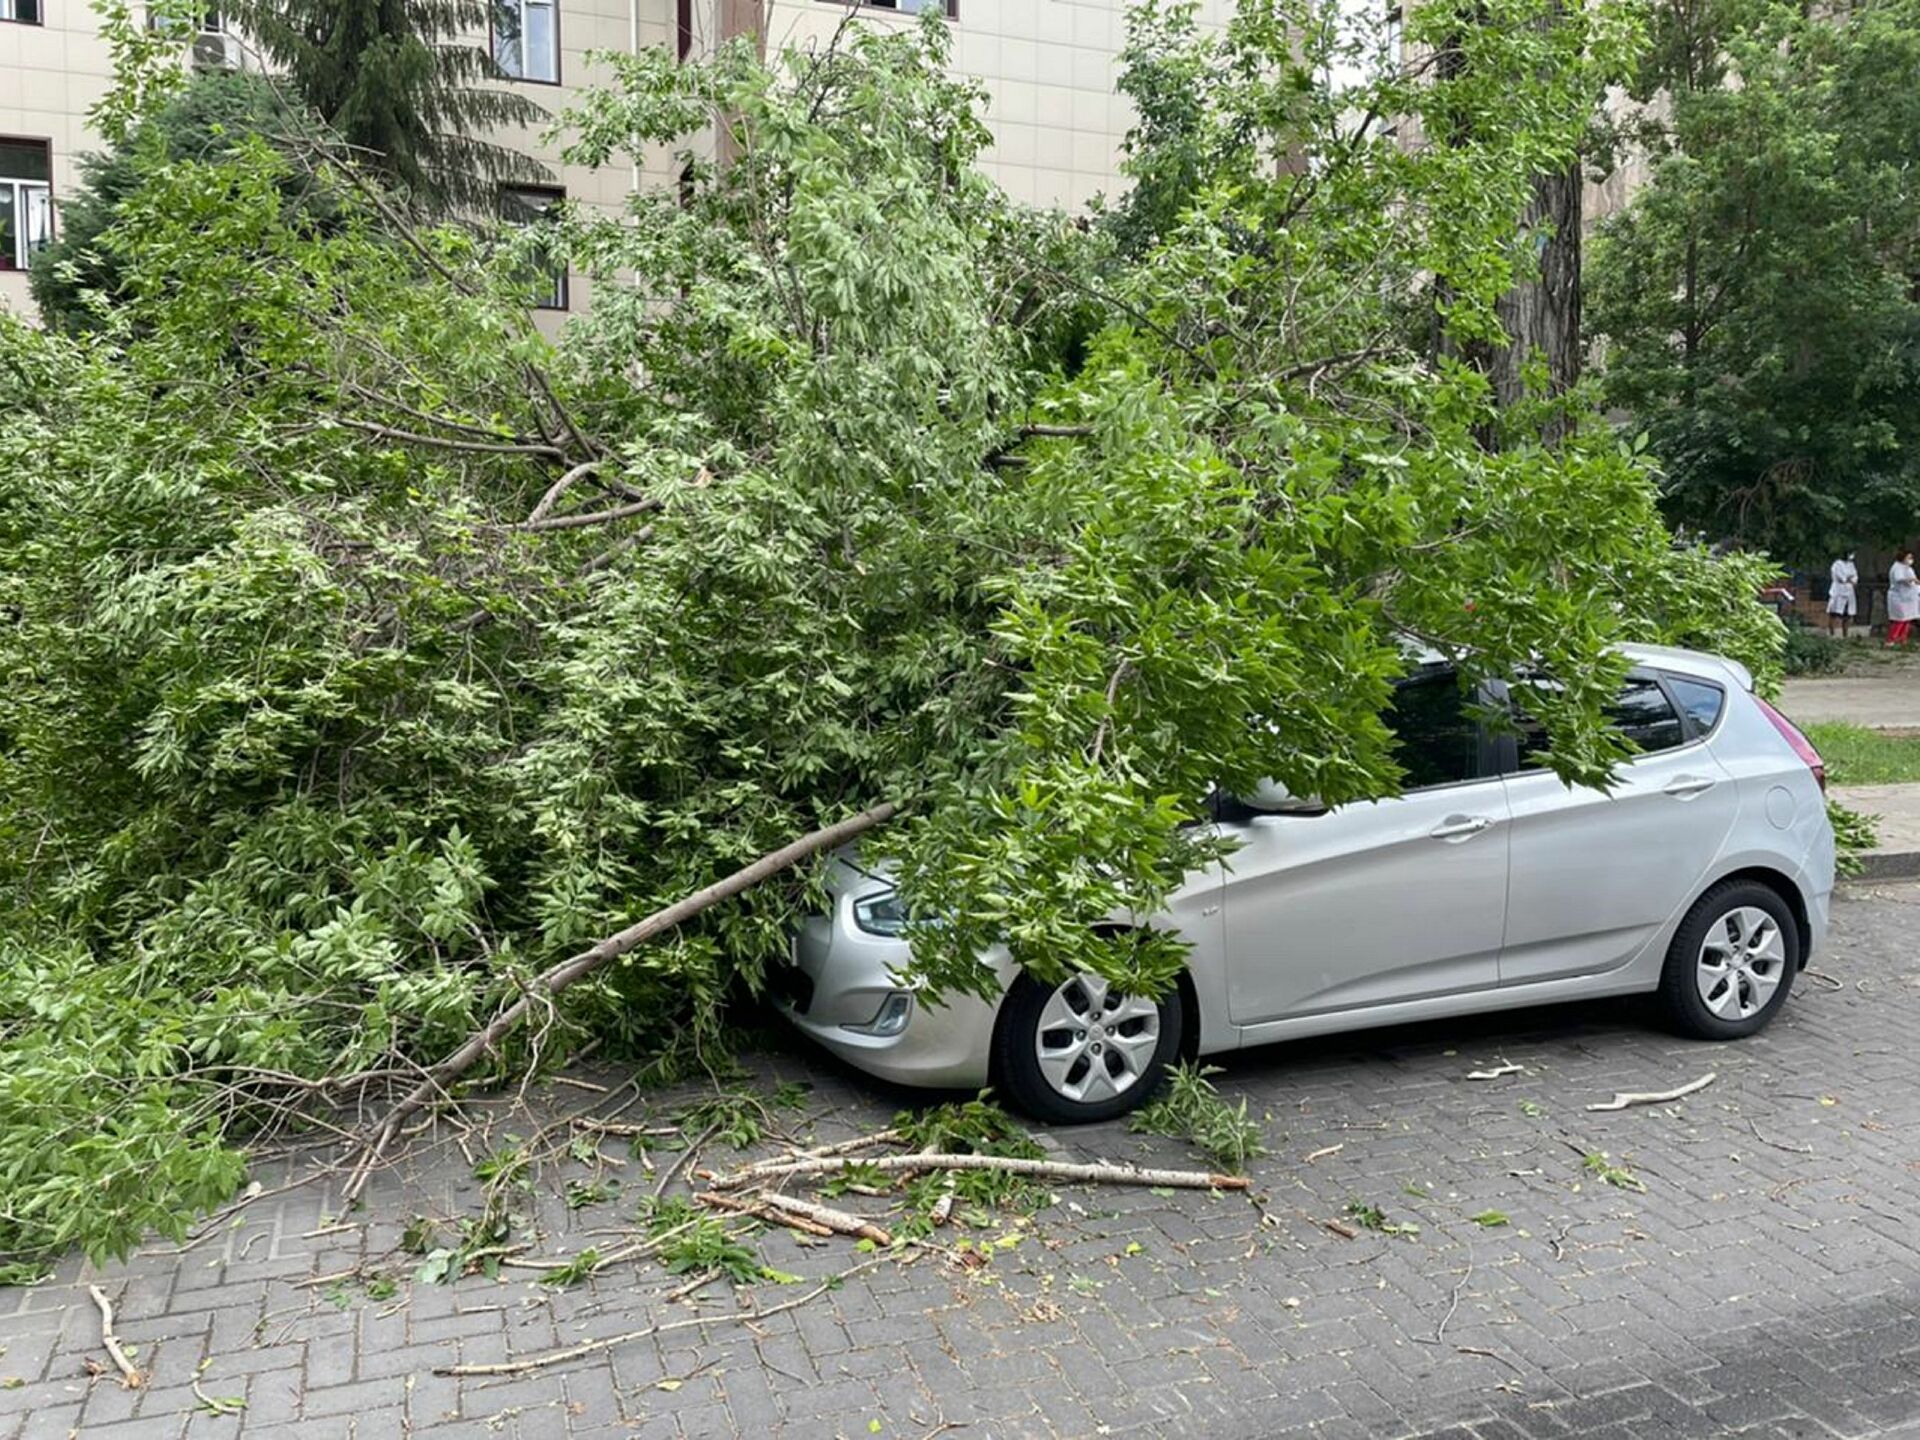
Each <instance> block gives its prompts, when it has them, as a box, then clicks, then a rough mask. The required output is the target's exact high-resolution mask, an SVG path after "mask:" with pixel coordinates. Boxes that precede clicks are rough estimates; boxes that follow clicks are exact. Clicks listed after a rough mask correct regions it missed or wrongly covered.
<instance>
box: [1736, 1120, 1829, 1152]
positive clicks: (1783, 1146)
mask: <svg viewBox="0 0 1920 1440" xmlns="http://www.w3.org/2000/svg"><path fill="white" fill-rule="evenodd" d="M1747 1128H1748V1129H1749V1130H1751V1131H1753V1138H1754V1139H1756V1140H1758V1141H1759V1142H1760V1143H1761V1144H1762V1145H1771V1146H1772V1147H1773V1148H1774V1149H1776V1150H1784V1151H1786V1152H1787V1153H1788V1154H1789V1155H1811V1154H1813V1146H1811V1145H1789V1144H1787V1143H1786V1142H1785V1141H1783V1140H1769V1139H1768V1138H1767V1137H1766V1136H1764V1135H1762V1134H1761V1133H1760V1127H1759V1126H1758V1125H1756V1124H1755V1123H1754V1122H1753V1121H1751V1120H1749V1121H1747Z"/></svg>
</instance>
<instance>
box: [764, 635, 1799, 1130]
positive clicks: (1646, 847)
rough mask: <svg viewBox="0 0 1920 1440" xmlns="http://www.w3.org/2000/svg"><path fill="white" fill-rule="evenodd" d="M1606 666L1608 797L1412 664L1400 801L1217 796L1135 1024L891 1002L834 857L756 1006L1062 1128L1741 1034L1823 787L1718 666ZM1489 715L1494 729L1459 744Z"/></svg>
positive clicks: (1072, 1009) (1794, 967)
mask: <svg viewBox="0 0 1920 1440" xmlns="http://www.w3.org/2000/svg"><path fill="white" fill-rule="evenodd" d="M1627 655H1628V658H1629V660H1630V661H1631V663H1632V666H1633V668H1632V670H1631V672H1630V673H1629V677H1628V679H1627V681H1626V684H1625V687H1624V689H1623V690H1622V692H1621V694H1620V696H1619V699H1618V700H1617V702H1616V703H1615V705H1614V707H1613V719H1614V721H1615V723H1616V724H1617V725H1618V726H1619V727H1620V729H1621V730H1622V731H1623V732H1624V733H1625V735H1626V736H1627V737H1628V739H1630V740H1631V741H1632V742H1633V743H1634V745H1635V746H1636V748H1637V750H1638V752H1639V753H1638V754H1637V755H1636V756H1635V757H1634V758H1633V759H1632V760H1631V761H1630V762H1628V763H1626V764H1625V765H1623V766H1621V767H1620V769H1619V771H1618V774H1617V776H1616V783H1615V785H1614V788H1613V789H1612V790H1611V791H1607V792H1602V791H1600V790H1594V789H1574V788H1569V787H1568V786H1567V785H1565V784H1564V783H1562V781H1561V780H1560V779H1559V778H1558V777H1557V776H1555V775H1554V774H1553V773H1552V772H1551V771H1549V770H1547V769H1545V768H1543V767H1541V766H1540V765H1538V764H1537V763H1535V759H1534V756H1535V753H1536V751H1537V749H1538V743H1537V742H1538V732H1537V730H1535V729H1534V728H1533V727H1531V725H1530V722H1529V720H1528V717H1527V715H1526V713H1525V708H1524V705H1523V704H1522V703H1521V702H1522V701H1523V699H1524V685H1523V684H1520V683H1516V684H1514V685H1512V686H1506V685H1490V686H1487V687H1485V689H1484V691H1483V693H1481V694H1479V695H1477V696H1469V695H1467V694H1465V693H1463V689H1462V686H1461V684H1460V682H1459V680H1458V678H1457V677H1456V676H1455V675H1454V674H1453V673H1452V671H1450V670H1449V669H1448V668H1447V667H1446V666H1444V665H1439V664H1434V665H1428V666H1425V667H1422V668H1421V669H1419V670H1417V671H1416V672H1415V673H1414V674H1412V675H1411V676H1409V677H1408V678H1407V679H1406V680H1405V681H1404V682H1403V683H1402V684H1401V685H1400V686H1399V687H1398V688H1397V690H1396V692H1395V698H1394V701H1393V705H1392V709H1391V710H1390V712H1389V714H1388V716H1387V720H1388V723H1389V725H1390V727H1391V728H1392V729H1393V731H1394V733H1395V735H1396V737H1397V738H1398V740H1399V743H1400V750H1399V758H1400V762H1401V764H1402V766H1403V767H1404V768H1405V770H1406V771H1407V788H1406V792H1405V793H1404V794H1403V795H1401V796H1399V797H1397V798H1394V799H1391V800H1381V801H1375V802H1370V803H1364V804H1355V805H1346V806H1341V807H1338V808H1336V809H1325V808H1323V807H1317V806H1313V805H1310V804H1305V803H1300V802H1296V801H1292V800H1289V799H1288V798H1287V797H1285V796H1284V795H1281V794H1278V793H1275V794H1269V795H1264V796H1260V797H1256V798H1253V799H1249V800H1240V799H1233V798H1228V797H1217V798H1216V800H1215V802H1214V804H1213V809H1212V814H1213V819H1212V823H1213V824H1215V825H1216V826H1218V828H1219V829H1220V830H1221V831H1222V832H1224V833H1225V834H1226V835H1228V836H1230V837H1231V838H1232V839H1233V840H1234V841H1235V842H1236V843H1237V848H1236V849H1235V851H1234V853H1233V854H1232V855H1231V856H1230V857H1229V858H1228V859H1227V860H1226V861H1224V862H1223V863H1221V864H1218V865H1214V866H1209V867H1208V868H1206V869H1204V870H1201V871H1196V872H1195V873H1194V874H1192V875H1190V876H1189V877H1188V879H1187V882H1186V884H1185V885H1184V886H1182V888H1181V889H1180V891H1179V892H1178V893H1177V894H1176V895H1175V896H1174V897H1173V899H1172V901H1171V903H1170V904H1169V905H1168V907H1167V909H1166V911H1165V913H1163V914H1160V915H1157V916H1154V917H1152V919H1151V920H1150V921H1149V922H1148V923H1151V924H1152V925H1155V926H1157V927H1162V928H1167V929H1171V930H1174V931H1177V932H1178V933H1179V934H1180V935H1181V936H1183V937H1184V938H1185V940H1186V941H1187V942H1188V944H1189V945H1190V946H1191V954H1190V957H1189V961H1188V968H1187V971H1186V973H1185V975H1184V976H1182V978H1181V983H1180V985H1179V987H1178V989H1177V990H1175V991H1174V992H1172V993H1169V994H1168V995H1166V996H1164V997H1162V998H1161V999H1159V1000H1150V999H1146V998H1142V997H1139V996H1130V995H1122V994H1118V993H1114V992H1112V991H1110V990H1109V989H1108V987H1107V986H1106V985H1105V984H1104V983H1103V982H1101V981H1100V980H1098V979H1096V978H1093V977H1090V976H1082V977H1077V978H1074V979H1070V980H1068V981H1066V983H1064V984H1060V985H1053V984H1042V983H1041V982H1039V981H1037V980H1035V979H1034V978H1033V977H1032V976H1030V975H1027V974H1025V973H1024V972H1022V971H1021V970H1020V968H1019V967H1018V966H1017V965H1016V964H1015V963H1014V962H1013V959H1012V957H1011V956H1010V955H1008V954H1007V953H1006V952H1005V951H995V952H992V953H990V954H989V955H988V956H987V957H986V958H987V959H988V961H989V962H990V963H991V964H992V965H993V966H994V967H995V969H996V971H997V972H998V973H999V975H1000V977H1001V979H1002V981H1003V982H1004V988H1003V990H1002V993H1001V994H1000V996H999V998H998V1000H997V1001H995V1002H993V1003H987V1002H984V1001H981V1000H978V999H973V998H970V997H950V998H948V999H947V1000H946V1001H945V1002H944V1003H943V1004H942V1005H940V1006H939V1007H937V1008H936V1007H931V1006H928V1005H925V1004H923V1003H922V1002H921V1001H920V999H919V998H918V997H917V996H916V994H915V993H914V990H913V988H912V987H911V985H910V984H909V983H908V982H906V981H905V980H903V979H902V978H901V976H902V973H903V972H904V970H905V968H906V966H907V963H908V959H909V950H908V946H907V942H906V941H905V940H904V939H903V938H902V929H903V925H904V919H905V917H904V915H903V914H902V912H901V909H900V906H899V904H898V901H897V898H896V896H895V894H894V892H893V889H892V886H891V884H890V882H889V881H888V880H887V878H886V877H885V876H884V875H876V874H874V873H871V872H869V871H867V870H865V869H862V868H860V867H859V866H858V865H857V863H855V861H854V859H853V857H850V856H846V857H841V858H839V859H837V860H836V861H835V862H834V865H833V869H832V873H831V875H830V877H829V886H828V888H829V891H830V893H831V895H832V897H833V913H832V914H831V915H821V916H817V917H813V918H810V919H808V920H807V921H805V922H804V923H803V924H802V925H801V927H800V929H799V931H798V933H797V934H796V935H795V937H794V943H793V956H792V960H793V963H792V965H791V966H789V967H785V968H784V973H783V974H782V975H781V976H780V977H779V979H780V984H779V993H780V995H781V1005H782V1007H783V1009H784V1010H785V1011H786V1013H787V1014H788V1015H789V1017H790V1018H791V1019H792V1021H793V1023H794V1024H795V1025H797V1026H799V1027H800V1029H801V1030H803V1031H805V1032H806V1033H807V1034H808V1035H810V1036H812V1037H813V1038H814V1039H815V1040H817V1041H819V1042H820V1043H821V1044H822V1045H824V1046H826V1047H827V1048H828V1049H829V1050H831V1051H833V1052H834V1053H835V1054H836V1055H839V1056H841V1057H842V1058H843V1059H845V1060H847V1061H848V1062H850V1063H851V1064H853V1065H855V1066H857V1067H858V1068H860V1069H862V1070H865V1071H868V1072H870V1073H872V1074H874V1075H878V1076H882V1077H885V1078H887V1079H890V1080H895V1081H901V1082H905V1083H908V1084H914V1085H928V1086H943V1087H945V1086H953V1087H962V1086H964V1087H977V1086H981V1085H987V1084H991V1085H993V1086H995V1087H996V1088H997V1089H998V1090H999V1092H1000V1093H1001V1094H1003V1095H1005V1096H1007V1097H1008V1098H1010V1099H1011V1100H1013V1101H1014V1102H1015V1103H1016V1104H1018V1105H1019V1106H1021V1107H1022V1108H1023V1109H1025V1110H1026V1111H1028V1112H1029V1113H1031V1114H1033V1115H1035V1116H1037V1117H1038V1118H1040V1119H1043V1120H1051V1121H1055V1122H1064V1123H1073V1122H1079V1121H1093V1120H1102V1119H1108V1118H1111V1117H1112V1116H1115V1115H1119V1114H1122V1113H1124V1112H1125V1111H1127V1110H1130V1109H1132V1108H1133V1107H1134V1106H1136V1105H1138V1104H1140V1103H1142V1102H1143V1101H1144V1100H1145V1099H1146V1098H1147V1097H1148V1096H1150V1095H1151V1094H1152V1093H1153V1091H1154V1089H1155V1088H1156V1086H1157V1084H1158V1082H1159V1079H1160V1077H1161V1074H1162V1072H1163V1070H1164V1069H1165V1067H1166V1066H1167V1065H1168V1064H1169V1063H1171V1062H1172V1061H1174V1060H1176V1059H1178V1058H1180V1057H1181V1056H1194V1055H1217V1054H1220V1053H1221V1052H1224V1051H1228V1050H1237V1049H1239V1048H1241V1047H1242V1046H1246V1045H1261V1044H1265V1043H1267V1042H1269V1041H1275V1040H1288V1039H1294V1038H1297V1037H1301V1036H1308V1035H1323V1034H1327V1033H1330V1032H1334V1031H1343V1030H1357V1029H1361V1028H1364V1027H1367V1026H1375V1025H1398V1024H1402V1023H1404V1022H1408V1021H1417V1020H1437V1019H1445V1018H1449V1017H1453V1016H1459V1015H1468V1014H1474V1013H1478V1012H1481V1011H1489V1010H1504V1009H1510V1008H1516V1007H1519V1006H1524V1005H1541V1004H1547V1003H1551V1002H1555V1001H1563V1000H1586V999H1593V998H1597V997H1600V996H1613V995H1628V994H1633V993H1636V992H1647V993H1657V994H1658V995H1659V997H1660V1001H1661V1005H1662V1008H1663V1010H1664V1011H1665V1013H1666V1015H1667V1017H1668V1019H1669V1020H1670V1021H1671V1022H1672V1023H1673V1024H1674V1025H1675V1026H1676V1027H1677V1028H1678V1029H1680V1030H1681V1031H1683V1032H1684V1033H1686V1034H1689V1035H1694V1036H1699V1037H1701V1038H1705V1039H1714V1040H1730V1039H1736V1038H1739V1037H1741V1036H1745V1035H1751V1034H1753V1033H1754V1032H1755V1031H1757V1030H1759V1029H1760V1028H1761V1027H1762V1026H1764V1025H1765V1024H1766V1023H1767V1022H1768V1021H1769V1020H1771V1019H1772V1018H1773V1017H1774V1015H1776V1014H1777V1013H1778V1012H1779V1009H1780V1007H1781V1005H1782V1004H1783V1003H1784V1002H1785V1001H1786V998H1787V992H1788V990H1789V989H1790V988H1791V986H1792V984H1793V978H1794V976H1795V974H1796V973H1797V972H1798V971H1800V970H1801V969H1804V968H1805V966H1806V964H1807V962H1808V960H1809V958H1810V957H1811V956H1812V955H1813V953H1814V952H1815V950H1816V949H1817V948H1818V946H1819V945H1820V943H1821V941H1822V938H1823V937H1824V935H1825V932H1826V926H1827V909H1828V902H1829V898H1830V895H1831V892H1832V889H1833V880H1834V847H1833V832H1832V829H1831V827H1830V826H1829V825H1828V822H1827V814H1826V806H1825V802H1824V797H1823V791H1824V789H1825V783H1826V776H1825V772H1824V770H1823V768H1822V766H1821V762H1820V757H1819V755H1818V754H1817V753H1815V751H1814V749H1813V747H1812V746H1811V745H1810V744H1809V743H1808V742H1807V740H1806V738H1805V737H1804V736H1802V735H1801V734H1800V732H1799V731H1798V730H1796V729H1795V728H1794V727H1793V725H1792V724H1791V723H1789V722H1788V721H1787V720H1786V719H1785V718H1784V717H1783V716H1781V715H1780V714H1779V712H1778V711H1776V710H1774V709H1773V708H1772V707H1771V706H1769V705H1768V704H1767V703H1766V702H1765V701H1764V700H1762V699H1760V698H1759V697H1758V696H1757V695H1755V694H1754V693H1753V682H1752V677H1751V676H1750V675H1749V674H1748V673H1747V671H1746V670H1745V669H1744V668H1743V667H1741V666H1740V665H1738V664H1736V663H1735V662H1732V661H1729V660H1724V659H1720V658H1718V657H1715V656H1711V655H1704V654H1699V653H1695V652H1692V651H1685V650H1668V649H1657V648H1653V647H1638V646H1636V647H1629V648H1628V650H1627ZM1476 702H1477V703H1476ZM1503 705H1511V706H1512V708H1513V714H1514V724H1513V726H1512V727H1511V728H1509V727H1500V729H1499V730H1498V731H1496V730H1495V729H1492V728H1489V727H1487V726H1485V725H1483V724H1482V723H1480V721H1479V719H1478V718H1476V711H1477V710H1479V709H1480V707H1484V706H1493V707H1499V706H1503Z"/></svg>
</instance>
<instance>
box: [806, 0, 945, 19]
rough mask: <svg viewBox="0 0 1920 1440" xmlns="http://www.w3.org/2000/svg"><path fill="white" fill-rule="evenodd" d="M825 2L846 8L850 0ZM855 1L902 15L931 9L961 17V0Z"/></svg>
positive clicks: (866, 6)
mask: <svg viewBox="0 0 1920 1440" xmlns="http://www.w3.org/2000/svg"><path fill="white" fill-rule="evenodd" d="M824 3H825V4H828V5H838V6H839V7H840V8H841V9H842V10H844V9H846V8H847V3H848V0H824ZM853 3H854V4H856V5H859V6H861V7H862V8H863V9H867V10H894V11H898V12H899V13H900V14H902V15H919V14H923V13H925V12H926V11H929V10H931V11H933V12H934V13H935V14H938V13H939V12H940V11H941V10H945V11H946V13H947V18H948V19H949V20H958V19H959V18H960V0H853Z"/></svg>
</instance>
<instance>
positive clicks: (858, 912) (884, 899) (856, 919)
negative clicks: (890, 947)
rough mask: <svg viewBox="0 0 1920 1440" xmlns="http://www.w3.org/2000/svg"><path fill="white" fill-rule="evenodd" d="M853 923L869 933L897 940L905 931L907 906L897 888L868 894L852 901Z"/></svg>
mask: <svg viewBox="0 0 1920 1440" xmlns="http://www.w3.org/2000/svg"><path fill="white" fill-rule="evenodd" d="M853 923H854V924H855V925H857V926H859V927H860V928H861V929H862V930H864V931H866V932H867V934H869V935H880V936H884V937H886V938H887V939H889V940H897V939H898V938H899V937H900V936H902V935H904V934H906V931H907V907H906V905H905V904H904V903H902V901H901V899H900V892H899V891H898V890H888V891H886V892H885V893H884V894H880V895H869V896H868V897H867V898H866V899H865V900H856V901H854V902H853Z"/></svg>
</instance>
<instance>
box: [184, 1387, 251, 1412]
mask: <svg viewBox="0 0 1920 1440" xmlns="http://www.w3.org/2000/svg"><path fill="white" fill-rule="evenodd" d="M193 1395H194V1398H195V1399H196V1400H198V1401H199V1402H200V1403H201V1404H202V1405H203V1406H205V1407H206V1411H207V1413H208V1414H209V1415H238V1414H239V1413H240V1412H241V1411H242V1410H244V1409H246V1408H247V1402H246V1401H244V1400H236V1399H233V1398H231V1397H228V1396H221V1395H209V1394H208V1393H207V1392H206V1391H204V1390H202V1389H201V1388H200V1381H199V1380H198V1379H197V1378H196V1379H195V1380H194V1382H193Z"/></svg>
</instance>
